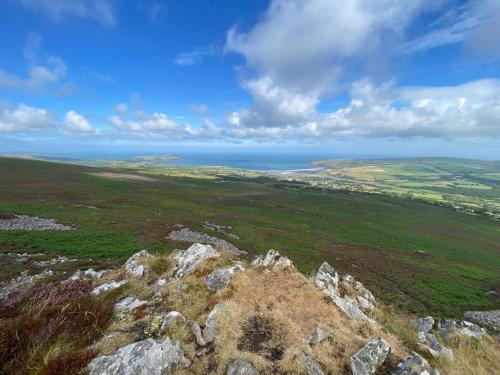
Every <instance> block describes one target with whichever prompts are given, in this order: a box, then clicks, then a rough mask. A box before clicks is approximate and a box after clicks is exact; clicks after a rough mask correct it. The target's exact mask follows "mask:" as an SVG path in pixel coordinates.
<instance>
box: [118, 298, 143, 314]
mask: <svg viewBox="0 0 500 375" xmlns="http://www.w3.org/2000/svg"><path fill="white" fill-rule="evenodd" d="M147 304H148V302H147V301H142V300H140V299H138V298H136V297H134V296H128V297H125V298H122V299H121V300H120V301H118V302H117V303H115V310H117V311H120V310H121V311H132V310H134V309H136V308H138V307H140V306H143V305H147Z"/></svg>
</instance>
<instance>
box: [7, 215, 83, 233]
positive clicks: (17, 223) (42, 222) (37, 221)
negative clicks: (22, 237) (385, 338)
mask: <svg viewBox="0 0 500 375" xmlns="http://www.w3.org/2000/svg"><path fill="white" fill-rule="evenodd" d="M71 229H73V228H71V227H70V226H67V225H63V224H58V223H57V222H56V221H55V220H54V219H42V218H39V217H36V216H28V215H15V216H14V217H11V218H8V219H0V230H25V231H33V230H41V231H44V230H71Z"/></svg>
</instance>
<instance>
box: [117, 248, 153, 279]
mask: <svg viewBox="0 0 500 375" xmlns="http://www.w3.org/2000/svg"><path fill="white" fill-rule="evenodd" d="M151 257H152V255H151V254H149V253H148V252H147V251H146V250H142V251H139V252H138V253H136V254H134V255H132V256H131V257H130V258H129V259H128V260H127V261H126V262H125V264H124V265H123V268H124V271H125V273H126V274H127V275H129V276H132V277H142V276H144V275H145V274H147V273H148V272H149V269H148V267H147V266H146V261H147V260H148V259H149V258H151Z"/></svg>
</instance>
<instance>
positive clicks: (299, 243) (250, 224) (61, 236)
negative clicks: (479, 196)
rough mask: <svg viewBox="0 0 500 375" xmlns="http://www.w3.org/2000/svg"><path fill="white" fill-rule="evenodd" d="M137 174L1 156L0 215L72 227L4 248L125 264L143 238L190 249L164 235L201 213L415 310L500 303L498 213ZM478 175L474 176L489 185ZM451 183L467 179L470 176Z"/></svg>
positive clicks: (197, 225) (301, 264)
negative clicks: (497, 297) (499, 298)
mask: <svg viewBox="0 0 500 375" xmlns="http://www.w3.org/2000/svg"><path fill="white" fill-rule="evenodd" d="M363 168H366V167H363ZM377 168H378V167H377ZM369 170H370V172H369V173H371V174H375V175H377V174H378V173H384V172H377V171H375V172H374V171H373V169H369ZM150 172H151V171H150ZM152 172H153V173H154V171H152ZM359 173H368V172H366V171H365V172H359ZM401 173H402V172H401ZM478 173H480V172H475V174H476V175H477V174H478ZM471 174H474V173H472V172H471ZM117 175H118V176H120V175H122V176H127V178H116V176H117ZM110 176H111V177H110ZM130 176H135V177H130ZM140 176H143V175H142V174H140V173H138V171H137V170H133V169H125V168H114V169H106V168H104V167H101V168H95V167H85V166H78V165H70V164H58V163H51V162H43V161H35V160H21V159H7V158H4V159H0V216H2V217H9V215H12V214H26V215H35V216H39V217H44V218H55V219H57V221H58V222H60V223H62V224H67V225H73V226H74V227H75V230H69V231H60V232H54V231H46V232H22V231H1V232H0V251H3V252H5V251H12V250H17V251H35V252H43V253H51V254H59V255H72V256H80V257H86V258H89V257H91V258H94V259H97V258H99V259H103V260H105V259H108V258H109V259H111V260H112V261H116V262H121V261H123V260H124V259H125V258H126V257H127V256H129V255H130V254H132V253H134V252H136V251H137V250H140V249H141V248H147V249H149V250H151V251H154V252H157V253H164V252H169V251H171V250H173V249H174V248H183V247H185V244H183V243H179V242H175V241H171V240H168V239H167V238H166V237H167V235H168V233H169V232H170V231H171V230H172V229H173V228H174V227H175V226H176V225H178V224H182V225H185V226H188V227H189V228H191V229H193V230H199V231H205V232H207V229H204V228H203V227H202V222H203V221H205V220H208V221H210V222H212V223H216V224H220V225H230V226H232V227H233V233H234V234H236V235H238V236H239V237H241V239H240V240H236V239H234V238H229V237H226V236H225V235H224V234H223V233H215V232H210V234H211V235H217V236H219V237H221V238H224V239H226V240H228V241H229V242H232V243H234V244H235V245H236V246H238V247H239V248H241V249H244V250H247V251H248V252H249V253H250V254H251V255H253V254H256V253H265V252H267V250H269V249H270V248H274V249H276V250H278V251H280V252H281V253H283V254H285V255H287V256H289V257H291V258H292V259H293V261H294V262H295V263H296V265H297V266H298V268H299V269H300V270H301V271H302V272H305V273H311V272H313V271H314V270H315V269H316V268H317V267H318V266H319V265H320V264H321V262H322V261H324V260H328V261H329V262H330V263H331V264H332V265H334V266H335V267H336V268H338V269H339V270H340V271H341V272H348V273H351V274H353V275H354V276H356V277H358V278H359V279H360V280H361V281H362V282H364V283H366V284H367V285H370V287H371V289H372V290H373V291H374V292H375V293H376V294H377V295H378V297H379V298H381V299H384V300H386V301H389V302H392V303H394V304H395V305H398V306H400V307H401V308H404V309H406V310H408V311H412V312H429V313H433V314H435V315H439V316H445V315H448V316H459V315H461V313H462V311H463V310H465V309H483V308H484V309H487V308H495V307H500V305H499V304H498V303H496V304H495V303H494V302H493V301H491V300H489V299H488V298H487V297H486V294H485V292H487V291H489V290H492V289H496V290H499V289H500V225H499V223H498V221H494V220H491V219H488V218H486V217H481V216H473V215H467V214H463V213H460V212H456V211H453V210H450V209H446V208H443V207H438V206H433V205H429V204H425V203H421V202H417V201H413V200H405V199H399V198H395V197H390V196H384V195H373V194H363V193H352V192H341V191H332V190H321V189H312V188H307V187H304V186H302V185H300V184H298V185H297V186H295V185H293V184H292V185H286V184H280V183H276V181H275V180H273V179H270V178H256V179H252V178H247V179H245V180H244V181H242V180H237V179H229V178H225V177H219V178H195V177H196V176H195V175H194V174H193V173H192V171H191V172H189V176H190V177H182V176H179V175H177V176H164V175H162V174H161V173H157V174H155V175H154V176H151V174H148V175H146V178H143V177H140ZM483 177H484V175H483ZM368 178H369V177H368ZM374 178H378V177H374ZM488 178H489V179H490V180H493V179H494V178H495V175H492V174H491V173H490V174H488ZM483 180H484V178H483ZM483 180H481V181H483ZM481 181H479V177H478V179H477V180H476V182H474V183H475V184H478V185H481V186H482V184H484V181H483V182H481ZM433 183H434V184H435V183H437V182H436V181H434V182H433ZM454 183H455V184H462V185H464V184H465V185H466V186H467V189H469V190H470V189H471V187H470V178H469V179H464V182H460V181H455V182H454ZM440 184H441V182H440ZM442 184H446V183H445V182H442ZM440 186H441V185H440ZM443 189H445V187H443ZM473 189H477V190H478V191H485V189H484V188H479V187H477V188H476V187H473ZM487 191H489V190H487ZM497 198H498V196H497Z"/></svg>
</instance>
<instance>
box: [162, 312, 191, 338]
mask: <svg viewBox="0 0 500 375" xmlns="http://www.w3.org/2000/svg"><path fill="white" fill-rule="evenodd" d="M177 320H181V321H186V318H184V315H182V314H181V313H180V312H178V311H170V312H169V313H167V314H166V315H165V316H164V317H163V319H162V321H161V325H160V332H161V333H163V332H165V331H166V330H167V329H168V328H169V327H170V326H171V325H172V324H174V323H175V322H176V321H177Z"/></svg>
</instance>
